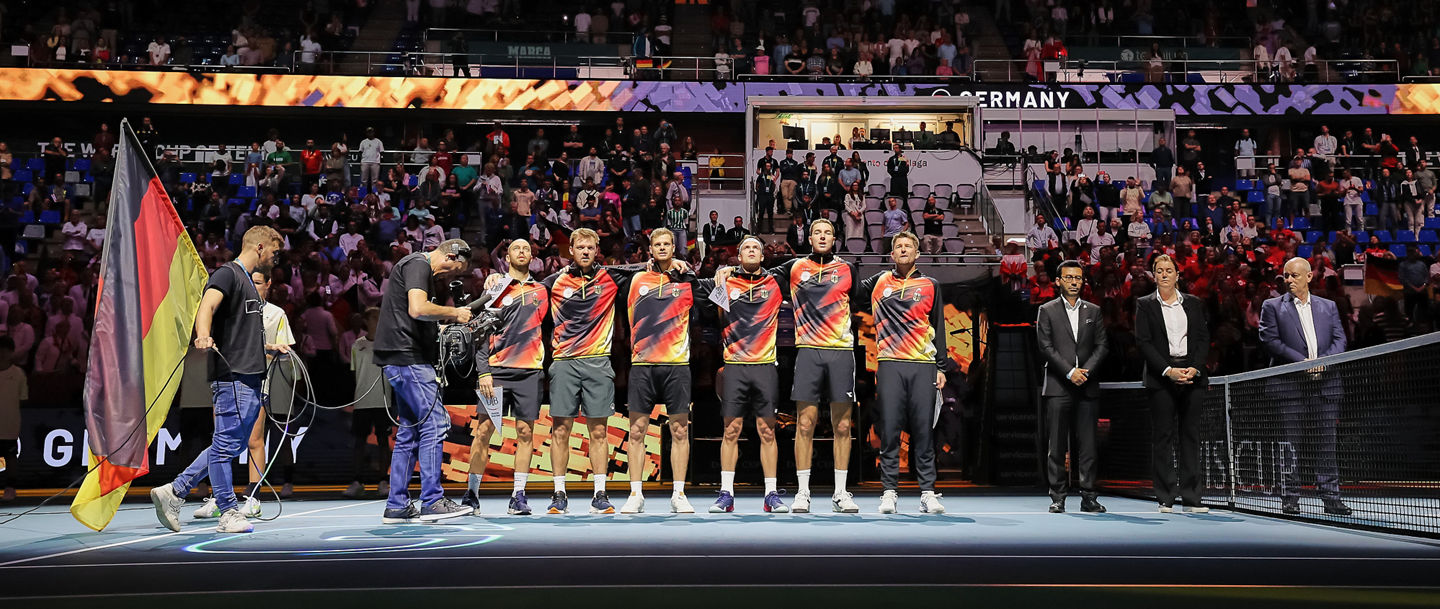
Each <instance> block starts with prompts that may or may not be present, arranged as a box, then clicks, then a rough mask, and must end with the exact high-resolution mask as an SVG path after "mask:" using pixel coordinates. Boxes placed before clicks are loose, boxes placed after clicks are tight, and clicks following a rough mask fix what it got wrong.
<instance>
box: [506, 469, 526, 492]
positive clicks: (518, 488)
mask: <svg viewBox="0 0 1440 609" xmlns="http://www.w3.org/2000/svg"><path fill="white" fill-rule="evenodd" d="M529 479H530V474H528V473H517V474H515V490H514V491H513V492H511V493H510V494H511V495H514V494H515V493H520V492H524V491H525V481H526V480H529Z"/></svg>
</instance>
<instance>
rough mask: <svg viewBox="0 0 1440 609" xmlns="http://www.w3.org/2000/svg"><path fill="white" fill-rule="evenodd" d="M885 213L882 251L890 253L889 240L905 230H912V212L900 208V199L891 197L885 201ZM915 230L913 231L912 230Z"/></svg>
mask: <svg viewBox="0 0 1440 609" xmlns="http://www.w3.org/2000/svg"><path fill="white" fill-rule="evenodd" d="M885 206H886V207H885V214H884V216H883V217H882V219H881V225H882V229H883V230H882V232H881V240H880V241H881V249H882V253H886V254H888V253H890V245H889V242H890V240H891V238H892V237H894V236H895V235H898V234H900V233H901V232H903V231H910V230H912V226H911V224H910V214H909V213H906V212H905V210H903V209H900V199H898V198H896V197H893V196H892V197H889V198H887V199H886V202H885ZM912 232H913V231H912Z"/></svg>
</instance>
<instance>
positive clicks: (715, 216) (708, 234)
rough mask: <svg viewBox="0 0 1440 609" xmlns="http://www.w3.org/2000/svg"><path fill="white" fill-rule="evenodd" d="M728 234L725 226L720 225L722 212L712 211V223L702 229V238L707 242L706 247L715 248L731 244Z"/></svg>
mask: <svg viewBox="0 0 1440 609" xmlns="http://www.w3.org/2000/svg"><path fill="white" fill-rule="evenodd" d="M726 233H727V231H726V230H725V225H724V224H721V223H720V212H717V211H715V210H713V209H712V210H710V223H709V224H706V225H705V226H702V227H700V235H701V237H700V238H701V239H703V240H704V241H705V246H706V247H713V246H716V245H725V244H727V243H729V241H727V240H726V239H727V237H728V235H727V234H726Z"/></svg>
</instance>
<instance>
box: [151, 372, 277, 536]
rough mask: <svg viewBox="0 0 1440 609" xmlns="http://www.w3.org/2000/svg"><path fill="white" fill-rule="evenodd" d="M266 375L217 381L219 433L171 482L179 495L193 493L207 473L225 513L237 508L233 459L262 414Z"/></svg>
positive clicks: (213, 386) (214, 384)
mask: <svg viewBox="0 0 1440 609" xmlns="http://www.w3.org/2000/svg"><path fill="white" fill-rule="evenodd" d="M263 379H264V375H260V374H237V375H235V380H234V381H214V382H212V383H210V392H211V394H212V395H213V396H214V402H215V435H214V437H213V439H212V440H211V441H210V447H209V448H206V449H205V450H203V451H201V452H200V454H199V456H197V457H195V460H194V461H193V462H191V463H190V467H187V468H185V471H183V472H181V473H180V476H179V477H177V478H175V481H174V482H173V483H171V485H170V486H171V488H172V489H173V490H174V491H175V494H176V495H179V496H181V497H184V496H186V495H188V494H190V491H191V490H193V489H194V488H195V485H197V484H200V482H201V481H202V480H204V479H205V478H206V477H207V476H208V477H209V478H210V487H211V489H212V492H213V493H214V494H215V503H216V505H217V506H218V507H219V508H220V511H221V512H224V511H226V510H230V509H234V508H235V507H236V506H237V505H238V504H239V502H238V501H236V500H235V488H234V480H233V478H232V475H231V474H232V472H231V471H230V460H231V459H234V458H235V457H238V456H240V452H241V451H243V450H245V449H246V447H247V446H248V443H249V439H250V430H252V429H254V427H255V419H256V418H257V417H259V416H260V399H261V398H260V383H261V381H262V380H263Z"/></svg>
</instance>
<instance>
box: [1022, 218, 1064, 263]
mask: <svg viewBox="0 0 1440 609" xmlns="http://www.w3.org/2000/svg"><path fill="white" fill-rule="evenodd" d="M1025 246H1026V247H1027V248H1028V249H1029V250H1030V252H1031V254H1032V259H1033V260H1039V259H1040V258H1041V257H1042V256H1044V255H1045V253H1046V252H1048V251H1050V250H1054V249H1058V248H1059V247H1060V238H1059V237H1058V236H1056V235H1055V229H1053V228H1050V226H1049V225H1048V224H1047V222H1046V221H1045V216H1043V215H1038V214H1037V215H1036V216H1035V225H1034V226H1031V227H1030V230H1028V231H1026V233H1025Z"/></svg>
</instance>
